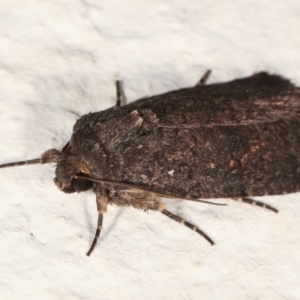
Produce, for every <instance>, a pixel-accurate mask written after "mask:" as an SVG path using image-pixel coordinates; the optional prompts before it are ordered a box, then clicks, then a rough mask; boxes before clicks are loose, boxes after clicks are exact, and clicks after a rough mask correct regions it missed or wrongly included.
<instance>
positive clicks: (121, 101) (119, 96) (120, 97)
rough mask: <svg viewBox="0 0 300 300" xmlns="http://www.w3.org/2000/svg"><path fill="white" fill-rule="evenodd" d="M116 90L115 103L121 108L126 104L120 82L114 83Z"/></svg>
mask: <svg viewBox="0 0 300 300" xmlns="http://www.w3.org/2000/svg"><path fill="white" fill-rule="evenodd" d="M116 89H117V102H116V106H117V107H121V106H123V105H125V104H126V97H125V93H124V90H123V87H122V82H121V81H120V80H117V81H116Z"/></svg>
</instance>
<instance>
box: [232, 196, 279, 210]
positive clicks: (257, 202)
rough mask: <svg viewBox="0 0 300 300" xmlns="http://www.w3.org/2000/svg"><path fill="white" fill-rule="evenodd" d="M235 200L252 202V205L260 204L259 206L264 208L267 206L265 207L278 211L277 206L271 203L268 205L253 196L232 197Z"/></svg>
mask: <svg viewBox="0 0 300 300" xmlns="http://www.w3.org/2000/svg"><path fill="white" fill-rule="evenodd" d="M232 199H233V200H235V201H238V202H245V203H248V204H252V205H255V206H259V207H262V208H265V209H268V210H271V211H273V212H275V213H278V209H276V208H275V207H273V206H271V205H268V204H266V203H263V202H260V201H257V200H253V199H251V198H247V197H246V198H245V197H244V198H241V197H240V198H232Z"/></svg>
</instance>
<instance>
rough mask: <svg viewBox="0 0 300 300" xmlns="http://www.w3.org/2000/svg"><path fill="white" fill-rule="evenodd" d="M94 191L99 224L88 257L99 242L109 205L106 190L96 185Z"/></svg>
mask: <svg viewBox="0 0 300 300" xmlns="http://www.w3.org/2000/svg"><path fill="white" fill-rule="evenodd" d="M94 190H95V193H96V204H97V211H98V222H97V229H96V233H95V237H94V239H93V242H92V245H91V247H90V250H89V251H88V252H87V254H86V255H87V256H90V254H91V253H92V251H93V250H94V248H95V246H96V244H97V241H98V240H99V237H100V233H101V229H102V223H103V214H104V213H105V212H106V211H107V204H108V198H107V195H106V192H105V188H104V187H103V186H102V185H99V184H95V185H94Z"/></svg>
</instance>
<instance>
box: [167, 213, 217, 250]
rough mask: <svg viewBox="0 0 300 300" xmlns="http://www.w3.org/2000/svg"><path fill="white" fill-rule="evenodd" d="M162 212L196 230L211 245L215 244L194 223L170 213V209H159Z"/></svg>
mask: <svg viewBox="0 0 300 300" xmlns="http://www.w3.org/2000/svg"><path fill="white" fill-rule="evenodd" d="M161 213H162V214H164V215H165V216H167V217H169V218H170V219H172V220H174V221H176V222H178V223H180V224H183V225H185V226H186V227H188V228H190V229H192V230H193V231H196V232H197V233H198V234H200V235H201V236H202V237H204V238H205V239H206V240H207V241H208V242H209V243H210V244H211V245H212V246H213V245H214V244H215V243H214V242H213V241H212V239H211V238H210V237H209V236H208V235H207V234H205V233H204V232H203V231H202V230H200V229H199V228H198V227H196V226H195V225H193V224H191V223H189V222H187V221H186V220H184V219H183V218H181V217H178V216H176V215H174V214H172V213H171V212H170V211H168V210H166V209H163V210H162V211H161Z"/></svg>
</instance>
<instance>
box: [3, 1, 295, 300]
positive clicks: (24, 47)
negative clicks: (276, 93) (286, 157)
mask: <svg viewBox="0 0 300 300" xmlns="http://www.w3.org/2000/svg"><path fill="white" fill-rule="evenodd" d="M0 4H1V5H0V16H1V17H0V122H1V130H0V140H1V143H0V154H1V160H0V163H5V162H10V161H14V160H21V159H30V158H35V157H39V155H40V154H41V153H43V152H44V150H47V149H49V148H58V149H61V148H62V146H64V144H65V143H66V142H67V141H68V139H69V137H70V134H71V131H72V126H73V124H74V122H75V120H76V119H77V118H78V117H79V116H80V115H82V114H84V113H86V112H90V111H97V110H102V109H105V108H108V107H110V106H112V105H113V104H114V102H115V86H114V82H115V80H116V79H122V80H123V81H124V83H125V89H126V94H127V98H128V100H129V101H133V100H135V99H137V98H139V97H143V96H147V95H148V96H150V95H153V94H158V93H162V92H165V91H169V90H171V89H177V88H180V87H186V86H192V85H194V84H195V83H196V82H197V80H198V79H199V78H200V77H201V75H202V74H203V73H204V72H205V71H206V70H207V69H212V70H213V73H212V76H211V77H210V80H209V82H218V81H227V80H231V79H234V78H237V77H242V76H248V75H250V74H253V73H254V72H257V71H261V70H266V71H269V72H271V73H278V74H281V75H283V76H285V77H287V78H289V79H291V80H292V81H293V82H294V83H296V84H298V85H299V86H300V55H299V50H300V38H299V30H300V18H299V16H300V6H299V1H298V0H286V1H272V0H261V1H229V0H222V1H221V0H219V1H208V0H205V1H199V0H190V1H179V0H177V1H176V0H174V1H154V0H144V1H137V0H127V1H121V0H110V1H96V0H82V1H75V0H73V1H71V0H69V1H67V0H52V1H50V0H48V1H46V0H45V1H38V0H27V1H26V2H25V1H21V0H14V1H4V0H2V1H1V3H0ZM0 177H1V179H0V194H1V201H0V212H1V213H0V241H1V242H0V243H1V246H0V274H1V275H0V299H43V300H47V299H64V300H77V299H122V300H123V299H202V300H206V299H228V300H232V299H260V300H261V299H273V300H274V299H276V300H277V299H278V300H279V299H280V300H283V299H289V300H292V299H299V297H300V287H299V282H300V275H299V274H300V256H299V245H300V225H299V224H300V222H299V221H300V195H299V194H294V195H287V196H280V197H268V198H267V197H266V198H264V201H265V202H267V203H270V204H272V205H274V206H276V207H277V208H278V209H279V210H280V213H279V214H278V215H276V214H273V213H271V212H269V211H265V210H262V209H259V208H255V207H252V206H249V205H246V204H238V203H235V202H233V201H230V200H224V201H225V202H226V203H228V206H226V207H215V206H209V205H204V204H197V203H189V202H187V201H172V200H169V201H168V202H167V203H168V207H169V208H170V210H172V211H173V212H174V213H177V214H180V215H181V216H183V217H185V218H186V219H188V220H189V221H191V222H193V223H195V224H196V225H198V226H199V227H201V228H202V229H203V230H205V231H206V232H207V233H208V234H209V235H210V236H211V237H212V238H213V239H214V240H215V241H216V245H215V246H214V247H211V246H210V245H209V244H208V243H207V242H206V241H205V240H204V239H201V238H199V236H197V235H196V234H194V233H193V232H192V231H190V230H188V229H186V228H185V227H183V226H180V225H179V224H177V223H175V222H172V221H171V220H169V219H167V218H166V217H165V216H163V215H161V214H159V213H155V212H149V213H148V214H147V213H144V212H142V211H136V210H134V209H130V208H126V209H125V208H124V209H123V208H116V207H109V211H108V214H107V215H106V216H105V218H104V229H103V231H102V234H101V241H100V243H99V245H98V246H97V248H96V249H95V251H94V253H93V254H92V255H91V257H89V258H88V257H86V255H85V253H86V251H87V250H88V248H89V245H90V243H91V241H92V238H93V235H94V230H95V226H96V219H97V213H96V208H95V199H94V198H95V197H94V195H93V194H92V193H82V194H77V195H75V194H72V195H67V194H63V193H61V192H60V191H59V190H58V189H57V188H56V187H55V186H54V184H53V182H52V178H53V177H54V168H53V167H52V166H50V165H43V166H41V165H35V166H27V167H20V168H11V169H5V170H4V169H3V170H1V172H0Z"/></svg>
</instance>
